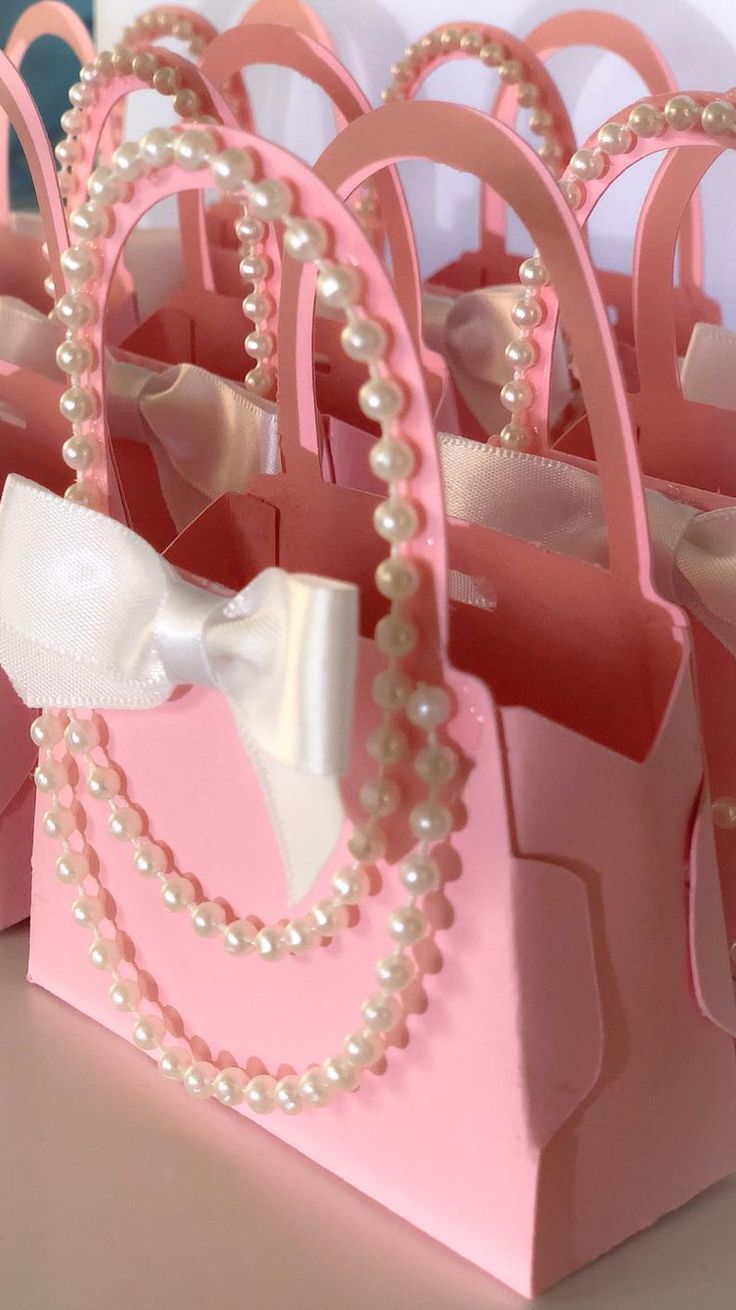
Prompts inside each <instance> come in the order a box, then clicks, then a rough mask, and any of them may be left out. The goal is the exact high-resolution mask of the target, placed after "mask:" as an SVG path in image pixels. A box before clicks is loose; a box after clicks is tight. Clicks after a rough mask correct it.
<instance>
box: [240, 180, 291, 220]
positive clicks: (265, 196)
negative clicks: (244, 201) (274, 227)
mask: <svg viewBox="0 0 736 1310" xmlns="http://www.w3.org/2000/svg"><path fill="white" fill-rule="evenodd" d="M293 204H294V193H293V191H292V189H291V187H290V186H289V183H288V182H284V181H283V180H282V179H281V178H279V177H267V178H264V179H263V181H261V182H255V183H254V184H253V186H252V187H251V189H250V191H249V192H248V209H249V210H250V213H251V214H253V215H254V216H255V217H256V218H260V219H262V220H263V221H264V222H267V223H268V222H274V221H278V220H281V219H284V218H285V217H286V215H287V214H288V213H290V211H291V207H292V205H293Z"/></svg>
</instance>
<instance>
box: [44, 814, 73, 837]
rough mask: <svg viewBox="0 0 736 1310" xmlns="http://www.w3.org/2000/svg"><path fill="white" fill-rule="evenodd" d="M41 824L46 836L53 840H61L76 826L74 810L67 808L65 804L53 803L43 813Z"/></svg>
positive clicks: (69, 834)
mask: <svg viewBox="0 0 736 1310" xmlns="http://www.w3.org/2000/svg"><path fill="white" fill-rule="evenodd" d="M41 825H42V827H43V830H44V832H45V833H46V836H47V837H51V838H52V839H53V840H54V841H63V840H64V839H65V838H66V837H69V836H71V834H72V833H73V832H74V829H75V827H76V822H75V819H74V811H73V810H70V809H68V808H67V806H66V805H53V806H52V807H51V809H50V810H47V811H46V813H45V814H44V816H43V818H42V820H41Z"/></svg>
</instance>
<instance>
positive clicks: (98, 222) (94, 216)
mask: <svg viewBox="0 0 736 1310" xmlns="http://www.w3.org/2000/svg"><path fill="white" fill-rule="evenodd" d="M112 228H113V215H112V212H111V210H109V209H107V208H105V206H104V205H100V204H98V202H97V201H96V200H85V202H84V204H83V205H79V206H78V207H77V208H76V209H73V210H72V212H71V214H70V215H69V231H70V233H71V235H72V236H73V237H74V239H75V241H97V239H98V238H99V237H103V236H109V234H110V232H111V231H112Z"/></svg>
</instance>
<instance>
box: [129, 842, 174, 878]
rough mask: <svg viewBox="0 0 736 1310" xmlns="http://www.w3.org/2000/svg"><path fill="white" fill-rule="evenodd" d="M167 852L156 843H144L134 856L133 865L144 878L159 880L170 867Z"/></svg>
mask: <svg viewBox="0 0 736 1310" xmlns="http://www.w3.org/2000/svg"><path fill="white" fill-rule="evenodd" d="M168 862H169V861H168V857H167V855H166V851H165V850H163V848H162V847H161V846H157V845H156V843H155V842H144V843H143V845H142V846H139V847H138V849H137V850H136V852H135V854H134V856H133V865H134V868H135V870H136V872H137V873H139V874H140V875H141V877H142V878H157V877H158V876H159V875H160V874H162V873H165V871H166V867H167V865H168Z"/></svg>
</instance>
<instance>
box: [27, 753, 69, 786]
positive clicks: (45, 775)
mask: <svg viewBox="0 0 736 1310" xmlns="http://www.w3.org/2000/svg"><path fill="white" fill-rule="evenodd" d="M33 777H34V782H35V784H36V787H37V788H38V790H39V791H61V789H62V787H66V785H67V783H68V782H69V774H68V773H67V771H66V766H65V765H64V764H63V763H62V761H61V760H44V761H42V763H41V764H39V765H38V767H37V768H36V771H35V773H34V775H33Z"/></svg>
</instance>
